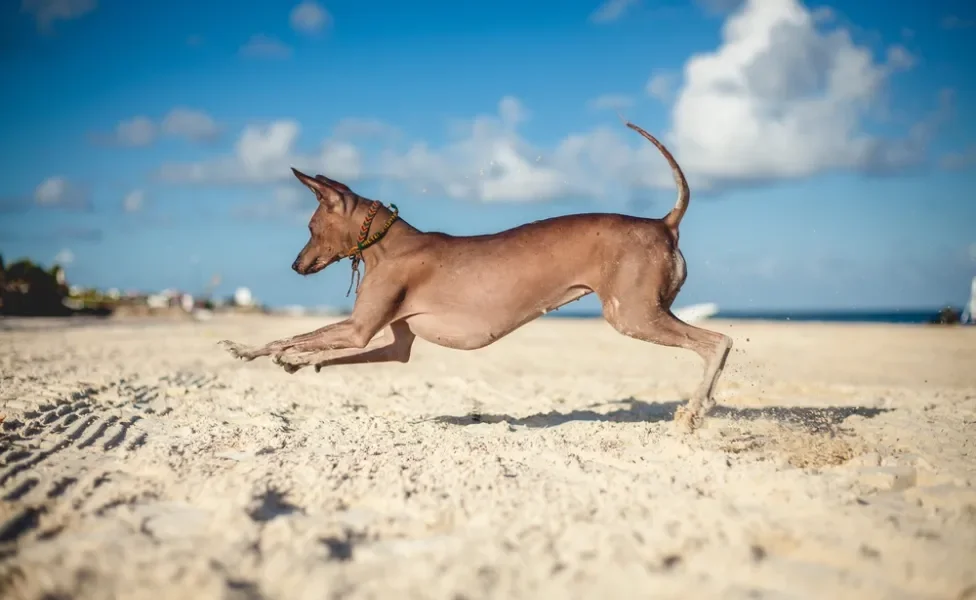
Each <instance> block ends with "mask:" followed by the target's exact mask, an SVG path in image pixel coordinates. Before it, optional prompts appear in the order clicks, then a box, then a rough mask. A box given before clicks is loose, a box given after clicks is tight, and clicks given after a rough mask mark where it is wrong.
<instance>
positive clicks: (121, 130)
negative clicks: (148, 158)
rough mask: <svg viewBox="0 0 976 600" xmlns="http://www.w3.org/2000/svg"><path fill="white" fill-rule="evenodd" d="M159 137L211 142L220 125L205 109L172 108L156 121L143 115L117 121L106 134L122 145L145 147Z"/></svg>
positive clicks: (100, 137) (215, 136) (218, 132)
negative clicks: (112, 128)
mask: <svg viewBox="0 0 976 600" xmlns="http://www.w3.org/2000/svg"><path fill="white" fill-rule="evenodd" d="M160 136H167V137H179V138H183V139H186V140H190V141H194V142H211V141H213V140H215V139H217V138H218V137H219V136H220V126H219V125H218V124H217V122H216V121H214V119H213V117H211V116H210V115H208V114H207V113H205V112H202V111H199V110H193V109H190V108H185V107H176V108H174V109H172V110H171V111H169V112H168V113H167V114H166V115H165V116H164V117H163V118H162V119H161V120H160V121H159V123H156V122H155V121H153V120H152V119H151V118H149V117H147V116H145V115H139V116H136V117H132V118H131V119H127V120H125V121H122V122H120V123H119V124H118V125H116V127H115V131H114V132H113V133H112V134H111V135H110V136H97V137H98V139H102V138H105V137H108V138H109V139H110V140H111V142H113V143H116V144H120V145H122V146H148V145H149V144H152V143H153V142H155V141H156V140H157V139H158V138H159V137H160Z"/></svg>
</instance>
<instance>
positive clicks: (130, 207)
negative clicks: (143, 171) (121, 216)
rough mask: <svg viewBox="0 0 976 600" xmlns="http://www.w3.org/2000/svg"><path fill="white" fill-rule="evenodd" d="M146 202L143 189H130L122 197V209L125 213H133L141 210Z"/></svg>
mask: <svg viewBox="0 0 976 600" xmlns="http://www.w3.org/2000/svg"><path fill="white" fill-rule="evenodd" d="M145 204H146V192H145V190H132V191H131V192H129V193H128V194H126V195H125V197H124V198H122V210H124V211H125V212H127V213H135V212H139V211H141V210H142V208H143V206H145Z"/></svg>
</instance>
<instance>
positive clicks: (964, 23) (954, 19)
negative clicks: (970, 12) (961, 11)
mask: <svg viewBox="0 0 976 600" xmlns="http://www.w3.org/2000/svg"><path fill="white" fill-rule="evenodd" d="M973 27H976V20H973V19H963V18H962V17H959V16H957V15H948V16H946V17H944V18H943V19H942V28H943V29H972V28H973Z"/></svg>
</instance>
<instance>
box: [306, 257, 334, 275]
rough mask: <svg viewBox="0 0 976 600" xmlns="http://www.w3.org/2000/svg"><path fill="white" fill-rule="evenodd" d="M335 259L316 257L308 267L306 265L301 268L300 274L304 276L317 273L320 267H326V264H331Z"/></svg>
mask: <svg viewBox="0 0 976 600" xmlns="http://www.w3.org/2000/svg"><path fill="white" fill-rule="evenodd" d="M335 261H336V258H316V259H315V260H314V261H313V262H312V264H310V265H309V266H308V267H306V268H305V269H304V270H302V272H301V274H302V275H306V276H307V275H315V274H316V273H318V272H319V271H321V270H322V269H324V268H326V267H327V266H329V265H331V264H332V263H334V262H335Z"/></svg>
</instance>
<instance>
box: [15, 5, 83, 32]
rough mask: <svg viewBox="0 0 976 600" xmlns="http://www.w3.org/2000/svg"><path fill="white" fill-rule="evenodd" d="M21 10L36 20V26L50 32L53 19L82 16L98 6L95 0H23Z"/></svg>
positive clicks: (63, 19)
mask: <svg viewBox="0 0 976 600" xmlns="http://www.w3.org/2000/svg"><path fill="white" fill-rule="evenodd" d="M20 6H21V10H22V11H23V12H26V13H29V14H30V15H31V16H33V17H34V20H35V21H36V22H37V28H38V29H39V30H41V31H42V32H44V33H50V31H51V29H52V25H53V24H54V22H55V21H70V20H72V19H77V18H80V17H83V16H84V15H86V14H88V13H90V12H92V11H93V10H95V8H97V7H98V2H97V0H23V1H22V2H21V5H20Z"/></svg>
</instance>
